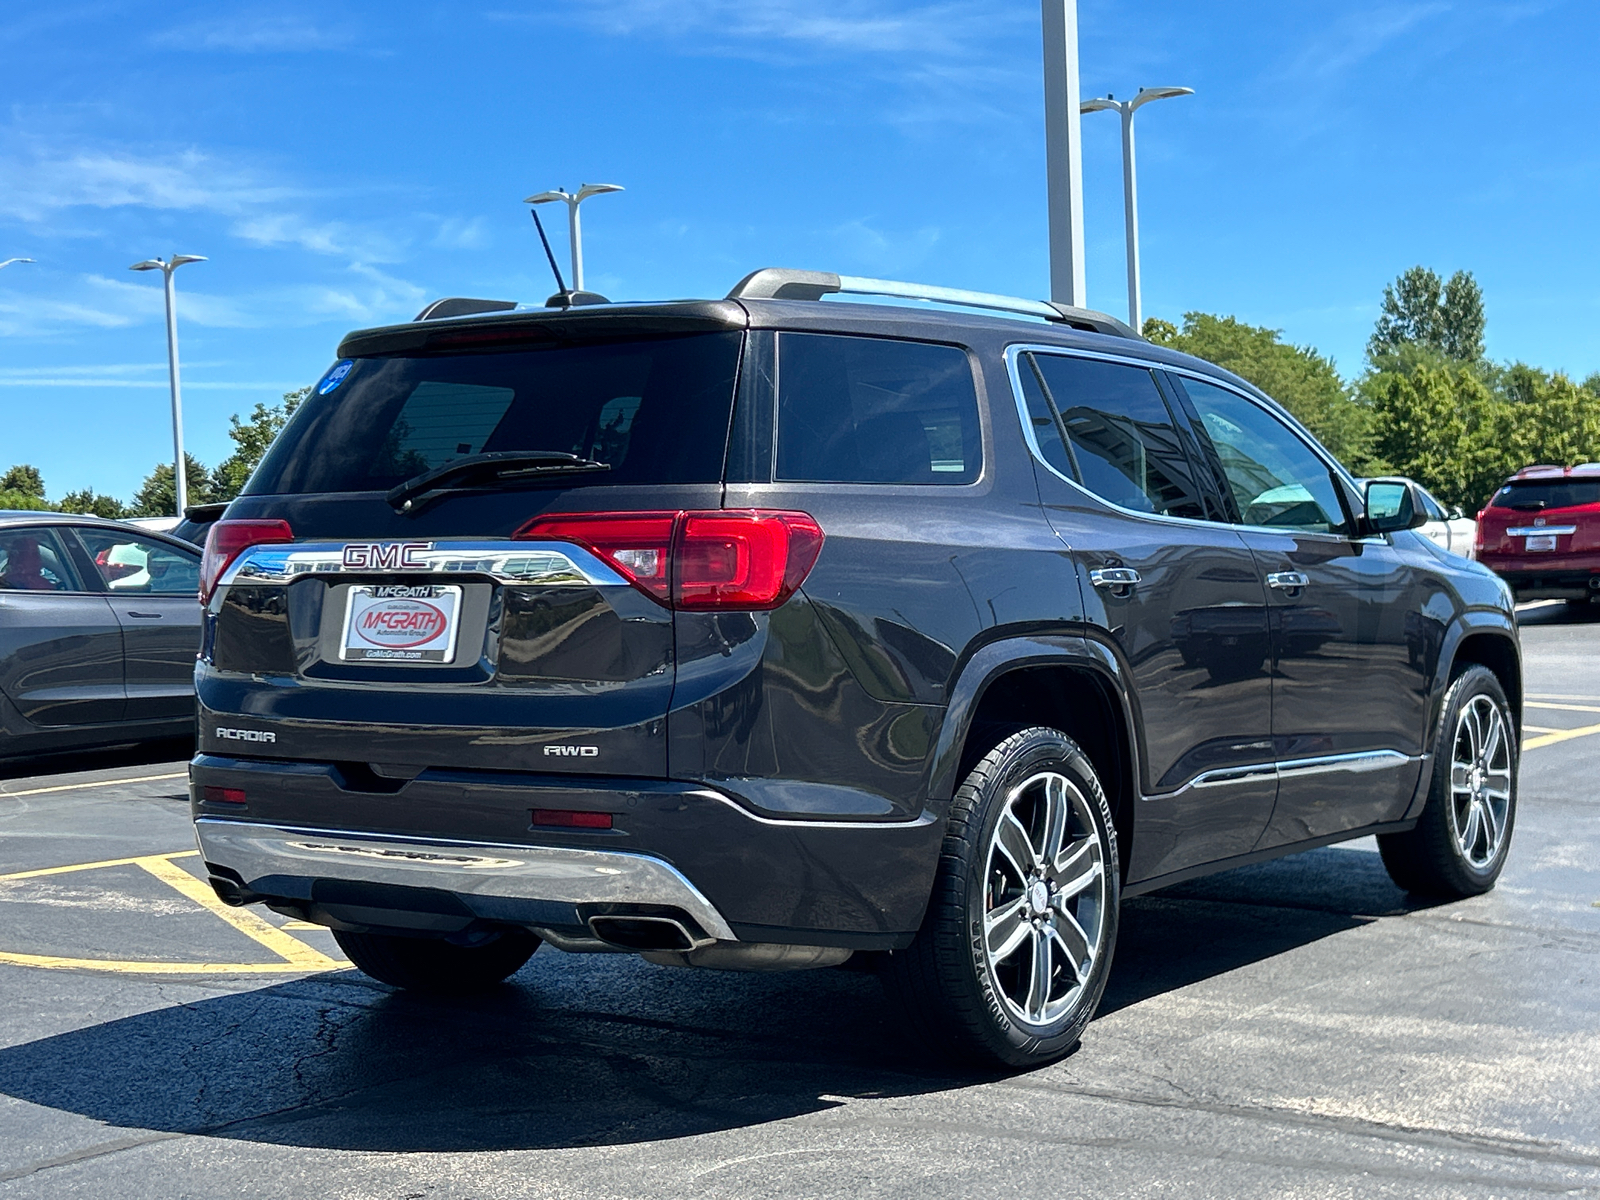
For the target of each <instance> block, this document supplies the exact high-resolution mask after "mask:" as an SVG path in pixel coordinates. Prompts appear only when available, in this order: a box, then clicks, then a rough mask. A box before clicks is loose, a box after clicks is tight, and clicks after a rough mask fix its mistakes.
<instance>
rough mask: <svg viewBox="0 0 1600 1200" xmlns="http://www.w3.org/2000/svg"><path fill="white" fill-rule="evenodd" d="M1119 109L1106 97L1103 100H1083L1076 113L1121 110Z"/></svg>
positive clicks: (1097, 98)
mask: <svg viewBox="0 0 1600 1200" xmlns="http://www.w3.org/2000/svg"><path fill="white" fill-rule="evenodd" d="M1121 107H1122V106H1121V105H1120V104H1118V103H1117V102H1116V101H1115V100H1113V99H1112V98H1111V97H1110V96H1107V97H1105V98H1104V99H1101V98H1099V97H1096V98H1095V99H1093V100H1085V101H1084V102H1083V103H1082V104H1080V105H1078V111H1079V112H1086V113H1092V112H1104V111H1105V110H1106V109H1108V108H1121Z"/></svg>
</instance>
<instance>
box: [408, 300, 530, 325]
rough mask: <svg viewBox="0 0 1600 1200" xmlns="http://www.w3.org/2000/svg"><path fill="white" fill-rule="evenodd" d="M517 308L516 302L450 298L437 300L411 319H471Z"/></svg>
mask: <svg viewBox="0 0 1600 1200" xmlns="http://www.w3.org/2000/svg"><path fill="white" fill-rule="evenodd" d="M516 306H517V302H516V301H515V300H472V299H469V298H468V297H465V296H450V297H447V298H446V299H443V300H435V301H434V302H433V303H432V304H430V305H428V307H427V308H425V309H423V310H422V311H421V312H419V313H418V314H417V315H416V316H414V317H412V318H411V319H412V320H413V321H443V320H445V319H447V318H449V317H470V316H471V315H472V314H473V313H492V312H510V311H511V310H512V309H513V308H515V307H516Z"/></svg>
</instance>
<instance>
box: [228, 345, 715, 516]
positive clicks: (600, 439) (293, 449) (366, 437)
mask: <svg viewBox="0 0 1600 1200" xmlns="http://www.w3.org/2000/svg"><path fill="white" fill-rule="evenodd" d="M742 336H743V335H742V334H739V333H706V334H692V335H689V336H680V337H672V338H654V339H648V340H637V341H627V342H605V343H588V344H583V345H563V346H553V347H548V348H537V349H525V348H521V347H519V348H518V349H516V350H514V351H509V352H496V353H478V354H458V355H448V356H445V355H420V356H414V357H404V356H394V357H382V358H358V359H355V360H354V364H353V366H351V367H350V368H349V371H348V374H346V375H344V376H343V377H342V378H340V377H339V368H335V369H334V370H333V371H330V372H329V373H328V375H327V376H326V377H325V379H324V382H323V383H322V384H321V385H320V386H319V388H318V389H316V392H321V393H323V394H316V392H314V393H313V395H312V396H311V397H310V398H309V399H308V400H307V401H306V402H305V403H304V404H303V405H301V406H300V408H299V410H298V411H296V413H295V415H294V418H293V419H292V420H291V421H290V422H289V424H288V426H287V427H285V429H284V431H283V433H282V434H280V435H279V437H278V439H277V441H276V442H274V443H273V446H272V449H271V450H270V451H268V453H267V456H266V457H265V458H264V459H263V460H262V462H261V465H260V467H258V468H257V469H256V472H255V474H254V475H252V476H251V478H250V482H249V484H248V485H247V486H246V488H245V492H246V494H248V495H282V494H286V493H304V492H366V491H386V490H388V489H389V488H391V487H394V486H395V485H396V484H398V483H403V482H404V481H406V480H408V479H411V478H413V477H414V476H417V475H420V474H421V473H422V472H424V471H428V470H432V469H433V468H435V467H438V466H442V465H443V464H444V463H447V462H449V461H450V460H451V459H453V458H462V457H465V456H466V455H469V454H483V453H485V452H493V451H501V450H523V451H527V450H558V451H564V452H566V453H569V454H576V455H579V456H581V457H583V458H593V459H598V460H599V461H601V462H606V463H610V464H611V468H612V469H611V470H610V471H607V472H604V473H603V474H601V473H597V474H593V475H581V476H576V477H574V478H575V479H576V480H577V481H578V482H593V483H604V484H608V485H609V484H629V483H716V482H718V481H720V480H721V478H722V459H723V453H724V450H725V449H726V446H727V440H728V418H729V415H730V413H731V411H732V408H733V385H734V377H735V376H736V374H737V373H738V367H739V344H740V339H741V337H742ZM342 365H343V364H341V366H342ZM335 380H337V382H334V383H333V386H332V387H329V381H335ZM564 482H572V480H564Z"/></svg>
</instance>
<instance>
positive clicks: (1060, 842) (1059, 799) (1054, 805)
mask: <svg viewBox="0 0 1600 1200" xmlns="http://www.w3.org/2000/svg"><path fill="white" fill-rule="evenodd" d="M1071 816H1072V802H1071V801H1070V800H1068V799H1067V781H1066V779H1064V778H1063V777H1062V776H1060V775H1050V776H1047V777H1046V778H1045V783H1044V839H1043V842H1044V844H1043V845H1042V846H1041V847H1040V848H1039V860H1040V861H1041V862H1043V863H1052V862H1054V861H1055V859H1056V856H1057V855H1058V854H1060V853H1061V849H1062V847H1063V846H1064V845H1065V844H1066V840H1067V822H1068V819H1069V818H1070V817H1071Z"/></svg>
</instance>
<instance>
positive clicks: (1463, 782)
mask: <svg viewBox="0 0 1600 1200" xmlns="http://www.w3.org/2000/svg"><path fill="white" fill-rule="evenodd" d="M1450 790H1451V791H1452V792H1456V793H1460V794H1462V795H1465V794H1466V793H1468V792H1470V791H1472V767H1471V766H1470V765H1469V764H1467V763H1460V762H1453V763H1451V764H1450Z"/></svg>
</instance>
